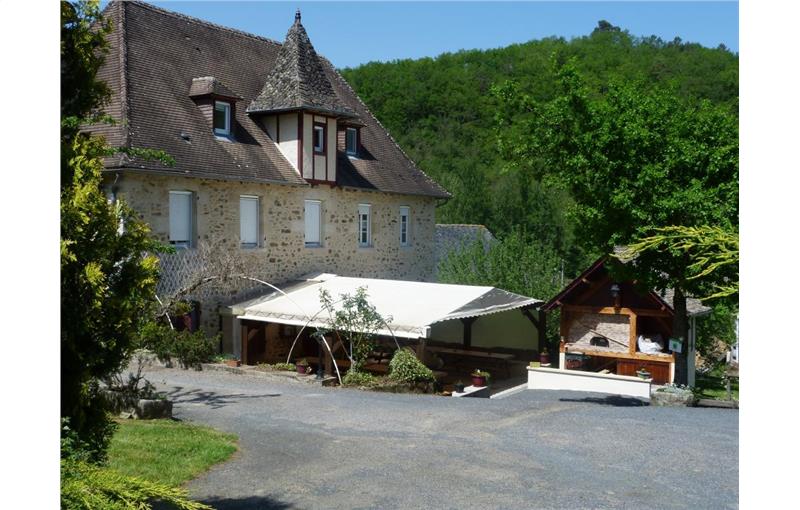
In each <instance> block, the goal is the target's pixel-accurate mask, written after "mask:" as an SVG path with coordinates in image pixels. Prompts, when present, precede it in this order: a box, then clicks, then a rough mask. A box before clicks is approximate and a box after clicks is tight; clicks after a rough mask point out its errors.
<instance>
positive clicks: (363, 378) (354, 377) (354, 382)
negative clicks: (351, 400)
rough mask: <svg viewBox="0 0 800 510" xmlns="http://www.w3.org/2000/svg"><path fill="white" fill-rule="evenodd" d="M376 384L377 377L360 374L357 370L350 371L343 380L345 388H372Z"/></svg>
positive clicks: (367, 373) (364, 373)
mask: <svg viewBox="0 0 800 510" xmlns="http://www.w3.org/2000/svg"><path fill="white" fill-rule="evenodd" d="M374 383H375V376H374V375H372V374H370V373H369V372H359V371H357V370H352V369H351V370H348V371H347V373H346V374H345V375H344V377H343V378H342V384H343V385H344V386H370V385H372V384H374Z"/></svg>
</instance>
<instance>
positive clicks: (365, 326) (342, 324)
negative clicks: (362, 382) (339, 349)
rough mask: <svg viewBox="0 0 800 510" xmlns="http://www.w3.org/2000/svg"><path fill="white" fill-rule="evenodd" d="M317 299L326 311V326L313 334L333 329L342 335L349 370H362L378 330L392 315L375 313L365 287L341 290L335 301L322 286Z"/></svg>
mask: <svg viewBox="0 0 800 510" xmlns="http://www.w3.org/2000/svg"><path fill="white" fill-rule="evenodd" d="M319 300H320V303H322V306H323V308H324V309H325V310H326V311H327V312H328V318H327V323H328V326H327V328H320V329H319V330H318V331H317V332H316V334H317V335H326V334H328V333H335V334H336V335H338V336H339V337H341V338H342V339H343V340H344V341H345V343H346V344H347V345H348V346H349V352H348V357H349V358H350V370H351V371H353V372H359V371H361V368H362V367H363V366H364V363H365V362H366V360H367V358H368V357H369V355H370V353H371V352H372V350H373V349H374V348H375V337H376V336H377V334H378V331H380V330H381V329H382V328H384V327H386V324H387V323H388V322H389V321H391V317H389V318H386V319H384V318H383V317H382V316H381V314H380V313H378V311H377V310H376V309H375V307H374V306H373V305H372V304H370V303H369V301H368V296H367V289H366V288H364V287H359V288H358V289H356V293H355V294H341V295H340V296H339V300H338V301H336V302H334V301H333V298H332V297H331V295H330V294H329V293H328V292H327V291H326V290H325V289H321V290H320V294H319ZM337 304H338V305H339V306H338V307H337V306H336V305H337Z"/></svg>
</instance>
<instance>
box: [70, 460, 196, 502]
mask: <svg viewBox="0 0 800 510" xmlns="http://www.w3.org/2000/svg"><path fill="white" fill-rule="evenodd" d="M154 500H157V501H162V502H164V503H166V504H167V505H169V506H170V507H171V508H179V509H183V510H201V509H210V508H211V507H210V506H208V505H205V504H203V503H198V502H194V501H190V500H189V499H187V492H186V490H185V489H180V488H177V487H170V486H168V485H164V484H161V483H154V482H148V481H145V480H142V479H139V478H134V477H130V476H125V475H123V474H120V473H118V472H117V471H115V470H113V469H110V468H106V467H99V466H96V465H93V464H89V463H87V462H84V461H81V460H72V459H61V508H62V509H64V510H93V509H97V508H102V509H107V510H147V509H150V508H153V506H152V502H153V501H154Z"/></svg>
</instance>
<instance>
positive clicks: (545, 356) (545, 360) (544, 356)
mask: <svg viewBox="0 0 800 510" xmlns="http://www.w3.org/2000/svg"><path fill="white" fill-rule="evenodd" d="M539 363H541V364H542V365H549V364H550V354H549V353H547V352H543V353H541V354H539Z"/></svg>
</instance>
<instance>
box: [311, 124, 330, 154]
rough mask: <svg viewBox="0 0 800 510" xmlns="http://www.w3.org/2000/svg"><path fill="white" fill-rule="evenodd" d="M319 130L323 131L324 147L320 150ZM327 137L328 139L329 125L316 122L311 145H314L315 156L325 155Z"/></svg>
mask: <svg viewBox="0 0 800 510" xmlns="http://www.w3.org/2000/svg"><path fill="white" fill-rule="evenodd" d="M317 128H320V129H321V130H322V147H321V148H320V149H319V150H318V149H317ZM327 137H328V125H327V124H323V123H322V122H314V127H313V129H312V136H311V143H312V144H313V149H314V154H320V155H322V156H324V155H325V149H326V147H325V146H326V145H327Z"/></svg>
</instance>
